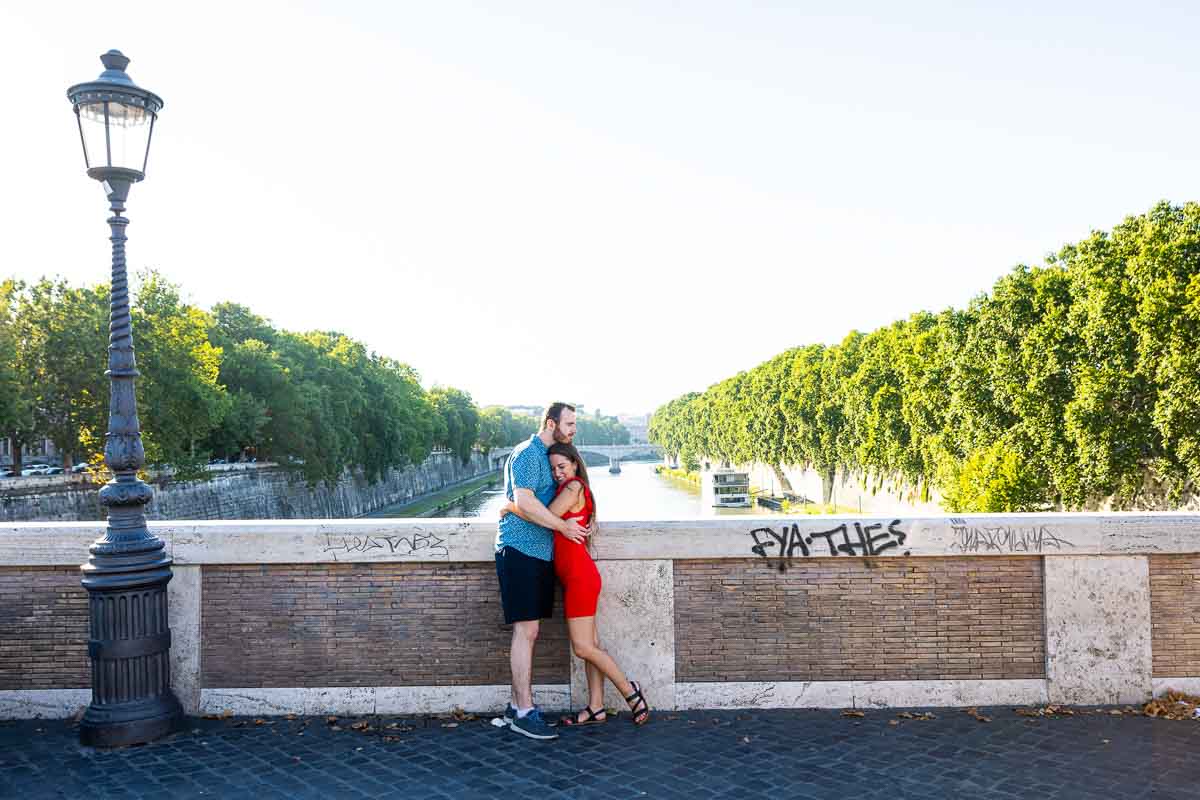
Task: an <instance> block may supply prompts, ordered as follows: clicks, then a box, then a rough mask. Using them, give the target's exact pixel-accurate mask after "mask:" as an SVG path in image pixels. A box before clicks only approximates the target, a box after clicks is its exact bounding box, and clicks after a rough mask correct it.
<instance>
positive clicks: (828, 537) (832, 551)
mask: <svg viewBox="0 0 1200 800" xmlns="http://www.w3.org/2000/svg"><path fill="white" fill-rule="evenodd" d="M845 530H846V526H845V525H839V526H838V527H836V528H834V529H833V530H829V531H817V532H816V533H814V534H813V535H812V536H809V537H808V543H809V544H812V542H813V539H816V538H817V537H818V536H823V537H825V543H826V544H827V545H829V555H831V556H836V555H837V554H838V551H837V545H835V544H834V543H833V535H834V534H835V533H837V532H838V531H842V532H845Z"/></svg>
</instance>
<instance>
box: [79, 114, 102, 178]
mask: <svg viewBox="0 0 1200 800" xmlns="http://www.w3.org/2000/svg"><path fill="white" fill-rule="evenodd" d="M79 131H80V133H82V134H83V149H84V151H85V152H86V154H87V165H88V166H89V167H107V166H108V165H109V164H108V150H107V148H106V146H105V144H104V103H85V104H83V105H81V106H80V107H79Z"/></svg>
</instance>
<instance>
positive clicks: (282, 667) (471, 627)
mask: <svg viewBox="0 0 1200 800" xmlns="http://www.w3.org/2000/svg"><path fill="white" fill-rule="evenodd" d="M555 613H556V617H555V619H553V620H545V621H543V623H542V629H541V636H540V638H539V640H538V646H537V649H536V651H535V659H534V672H533V677H534V681H535V682H536V683H567V682H568V681H569V679H570V673H569V669H568V661H567V658H568V655H567V653H568V645H567V635H566V624H565V622H564V620H563V619H562V616H561V615H562V603H561V601H560V602H559V603H558V606H557V607H556V609H555ZM503 622H504V620H503V615H502V612H501V608H500V592H499V587H498V586H497V584H496V568H495V566H494V565H493V564H486V563H483V564H480V563H472V564H274V565H257V564H255V565H239V566H206V567H205V568H204V571H203V599H202V606H201V625H202V637H201V641H202V661H201V669H202V671H203V679H202V680H203V684H202V685H204V686H206V687H212V688H235V687H241V688H250V687H272V686H278V687H320V686H469V685H481V684H508V683H509V681H510V680H511V675H510V672H509V662H508V650H509V641H510V638H511V636H512V633H511V629H509V628H505V627H504V625H503Z"/></svg>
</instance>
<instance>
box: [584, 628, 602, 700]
mask: <svg viewBox="0 0 1200 800" xmlns="http://www.w3.org/2000/svg"><path fill="white" fill-rule="evenodd" d="M587 619H590V620H592V643H593V644H595V645H596V648H597V649H599V647H600V629H599V628H597V627H596V618H595V617H588V618H587ZM583 669H584V671H585V672H586V673H587V685H588V708H590V709H592V710H593V711H596V710H597V709H599V710H601V711H602V710H603V709H604V673H603V672H601V671H600V668H599V667H597V666H596V665H595V664H593V663H592V662H590V661H584V662H583ZM605 716H607V715H605Z"/></svg>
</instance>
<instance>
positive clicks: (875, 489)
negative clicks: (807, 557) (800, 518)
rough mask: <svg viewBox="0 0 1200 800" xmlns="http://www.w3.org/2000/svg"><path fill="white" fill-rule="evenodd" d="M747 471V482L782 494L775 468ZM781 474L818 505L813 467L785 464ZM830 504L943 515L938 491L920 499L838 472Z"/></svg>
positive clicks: (886, 483)
mask: <svg viewBox="0 0 1200 800" xmlns="http://www.w3.org/2000/svg"><path fill="white" fill-rule="evenodd" d="M740 469H744V470H746V471H747V472H749V473H750V483H751V484H753V485H754V486H756V487H758V488H760V489H763V490H766V491H767V492H769V493H772V494H774V495H776V496H780V495H782V494H783V487H782V486H781V485H780V482H779V479H778V477H776V475H775V471H774V470H773V469H772V468H771V467H769V466H766V465H764V464H750V465H746V466H742V467H740ZM783 474H784V476H785V477H786V478H787V479H788V482H789V483H790V484H791V486H792V492H793V493H795V494H797V495H799V496H801V497H804V498H806V499H807V500H809V501H811V502H812V503H816V504H820V503H821V498H822V484H821V475H820V473H818V472H817V471H816V470H812V469H804V468H802V467H784V468H783ZM830 505H832V506H834V507H836V508H838V509H845V510H847V511H849V510H854V511H855V512H857V513H859V514H944V513H946V512H945V510H944V509H943V508H942V504H941V496H940V495H939V494H938V493H937V492H933V493H932V495H931V496H930V497H929V498H928V499H926V500H922V499H921V496H920V494H919V493H918V492H917V491H916V490H915V489H912V488H911V487H903V486H899V485H898V484H896V483H894V482H892V481H888V480H876V481H865V480H863V478H862V476H859V475H852V474H848V473H844V472H839V473H838V475H837V477H836V478H835V479H834V482H833V496H832V498H831V499H830Z"/></svg>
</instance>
